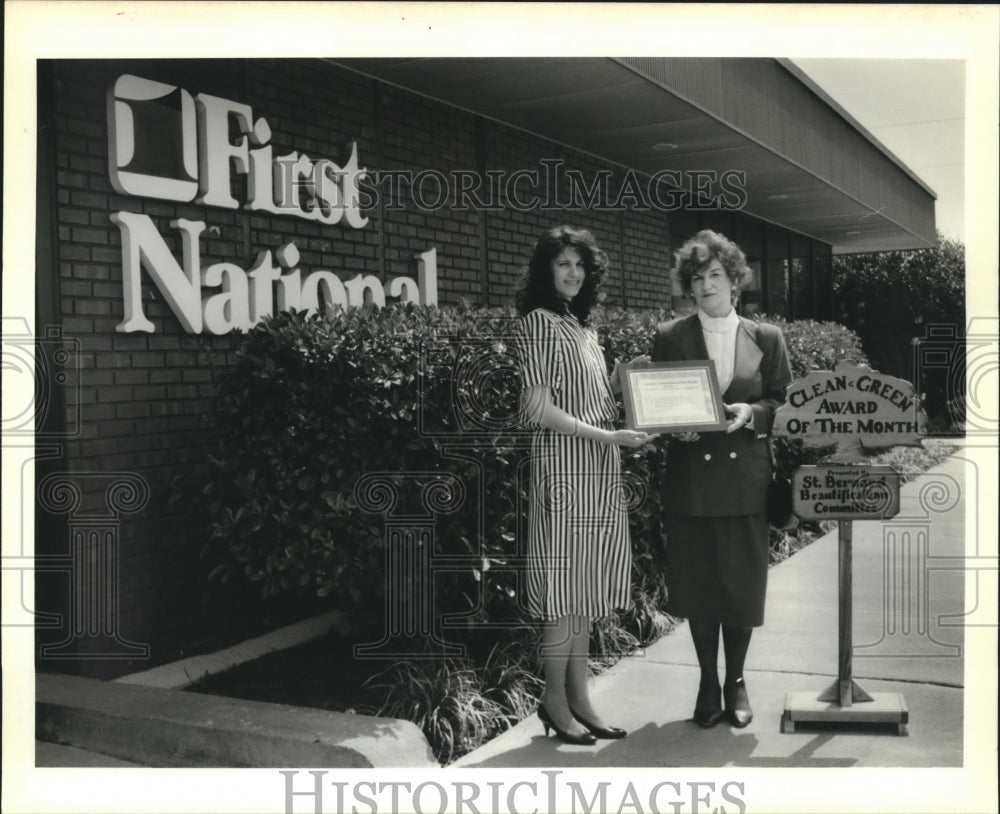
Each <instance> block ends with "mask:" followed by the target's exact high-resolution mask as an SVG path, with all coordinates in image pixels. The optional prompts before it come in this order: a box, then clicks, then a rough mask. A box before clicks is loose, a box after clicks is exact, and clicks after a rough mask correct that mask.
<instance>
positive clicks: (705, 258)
mask: <svg viewBox="0 0 1000 814" xmlns="http://www.w3.org/2000/svg"><path fill="white" fill-rule="evenodd" d="M675 261H676V262H675V267H674V274H675V275H676V276H677V278H678V280H679V282H680V285H681V288H682V290H683V291H684V293H685V294H686V295H688V296H690V297H692V298H693V299H694V301H695V303H696V305H697V306H698V311H697V312H696V313H695V314H693V315H691V316H688V317H683V318H681V319H676V320H673V321H671V322H667V323H663V324H661V325H659V326H657V330H656V337H655V341H654V345H653V361H654V362H671V361H681V360H696V359H697V360H703V359H711V360H712V361H713V362H714V363H715V367H716V372H717V373H718V377H719V385H720V388H721V390H722V393H723V402H724V405H725V410H726V415H727V416H728V418H729V423H728V427H727V428H726V430H725V432H703V433H690V432H689V433H679V434H675V435H674V436H673V437H672V438H671V439H670V447H669V450H668V457H667V473H666V482H665V490H666V501H665V504H666V505H667V506H668V507H669V508H668V510H667V511H668V513H669V516H668V518H667V522H666V531H667V558H666V563H667V569H668V571H667V589H668V609H669V611H670V612H671V613H672V614H673V615H675V616H680V617H682V618H686V619H687V620H688V624H689V626H690V628H691V637H692V639H693V640H694V647H695V652H696V653H697V656H698V664H699V666H700V668H701V682H700V685H699V688H698V697H697V700H696V702H695V709H694V719H695V721H697V722H698V723H699V724H701V725H702V726H706V727H708V726H715V724H717V723H718V722H719V721H720V720H722V718H723V715H725V716H726V717H727V719H728V720H729V721H730V723H731V724H732V725H733V726H736V727H744V726H746V725H747V724H749V723H750V721H751V720H752V718H753V712H752V711H751V708H750V700H749V697H748V694H747V688H746V683H745V681H744V677H743V665H744V661H745V660H746V655H747V649H748V648H749V645H750V636H751V633H752V632H753V628H754V627H758V626H760V625H762V624H763V623H764V596H765V592H766V588H767V568H768V523H767V519H766V517H765V510H766V502H767V485H768V482H769V481H770V479H771V466H772V464H771V454H770V450H769V448H768V444H769V443H770V442H769V438H768V436H769V433H770V431H771V424H772V422H773V420H774V412H775V410H776V409H777V408H778V406H779V405H780V404H781V403H782V402H783V401H784V399H785V389H786V388H787V386H788V384H789V382H790V381H791V377H792V374H791V369H790V367H789V364H788V352H787V350H786V348H785V341H784V338H783V337H782V334H781V331H780V330H779V329H778V328H776V327H775V326H773V325H768V324H764V323H757V322H754V321H752V320H749V319H745V318H741V317H739V316H737V314H736V309H735V303H736V299H737V297H738V294H739V289H740V286H741V285H742V284H743V283H744V282H745V281H746V280H747V279H748V278H749V276H750V269H749V268H747V265H746V258H745V257H744V255H743V252H742V251H740V249H739V247H737V246H736V244H734V243H732V242H731V241H729V240H727V239H726V238H725V237H724V236H723V235H720V234H717V233H716V232H712V231H709V230H704V231H701V232H699V233H698V234H697V235H695V236H694V237H693V238H692V239H691V240H689V241H687V242H686V243H685V244H684V245H683V247H681V249H680V251H679V252H677V253H676V255H675ZM720 629H721V632H722V642H723V649H724V652H725V658H726V675H725V684H724V685H723V686H721V687H720V685H719V677H718V653H719V632H720ZM723 699H724V701H725V710H723V706H722V703H723Z"/></svg>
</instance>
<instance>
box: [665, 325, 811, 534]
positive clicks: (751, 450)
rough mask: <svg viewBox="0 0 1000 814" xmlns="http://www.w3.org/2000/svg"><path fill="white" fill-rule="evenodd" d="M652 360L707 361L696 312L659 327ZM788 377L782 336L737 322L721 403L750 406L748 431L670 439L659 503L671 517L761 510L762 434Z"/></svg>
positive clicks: (766, 460) (765, 463) (767, 461)
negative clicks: (730, 368)
mask: <svg viewBox="0 0 1000 814" xmlns="http://www.w3.org/2000/svg"><path fill="white" fill-rule="evenodd" d="M652 357H653V361H654V362H676V361H683V360H696V359H708V350H707V348H706V347H705V338H704V335H703V334H702V329H701V322H700V321H699V319H698V315H697V314H696V313H695V314H692V315H691V316H689V317H682V318H681V319H675V320H673V321H671V322H664V323H661V324H660V325H658V326H657V328H656V337H655V340H654V343H653V354H652ZM791 380H792V371H791V367H790V366H789V364H788V351H787V349H786V348H785V340H784V338H783V337H782V334H781V331H780V330H779V329H778V328H777V327H775V326H774V325H769V324H767V323H762V322H754V321H753V320H749V319H745V318H743V317H740V326H739V328H737V334H736V361H735V365H734V370H733V381H732V383H731V384H730V385H729V387H728V388H727V389H726V392H725V393H723V395H722V400H723V401H724V402H725V403H726V404H733V403H734V402H744V403H745V404H749V405H750V407H751V408H752V409H753V430H748V429H746V428H741V429H738V430H736V431H735V432H731V433H725V432H703V433H701V434H700V435H701V437H700V438H699V440H697V441H693V442H684V441H678V440H677V439H675V438H671V439H670V441H669V443H670V447H669V450H668V455H667V472H666V479H665V485H664V490H665V501H664V503H665V505H666V506H667V507H668V508H667V511H668V512H669V513H670V514H672V515H677V516H684V517H712V516H721V515H727V516H729V515H744V514H763V513H764V510H765V508H766V505H767V484H768V482H769V481H770V479H771V458H770V453H769V451H768V443H769V441H768V435H769V434H770V432H771V425H772V424H773V423H774V412H775V410H777V409H778V407H779V406H780V405H781V403H782V402H784V400H785V390H786V389H787V387H788V385H789V383H790V382H791Z"/></svg>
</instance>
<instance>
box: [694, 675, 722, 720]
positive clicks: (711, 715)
mask: <svg viewBox="0 0 1000 814" xmlns="http://www.w3.org/2000/svg"><path fill="white" fill-rule="evenodd" d="M694 720H695V723H698V724H700V725H701V726H703V727H705V728H706V729H708V728H710V727H713V726H715V725H716V724H717V723H719V721H721V720H722V688H721V687H720V686H719V685H718V684H716V685H715V686H714V687H705V686H700V687H699V688H698V699H697V700H696V701H695V702H694Z"/></svg>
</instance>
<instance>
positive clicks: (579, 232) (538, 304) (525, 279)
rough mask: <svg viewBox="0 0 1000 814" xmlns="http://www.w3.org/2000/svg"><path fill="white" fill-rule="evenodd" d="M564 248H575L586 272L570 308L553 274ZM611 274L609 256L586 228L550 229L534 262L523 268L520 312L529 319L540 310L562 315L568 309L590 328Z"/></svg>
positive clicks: (533, 254) (533, 255) (519, 292)
mask: <svg viewBox="0 0 1000 814" xmlns="http://www.w3.org/2000/svg"><path fill="white" fill-rule="evenodd" d="M563 249H575V250H576V251H577V252H578V253H579V255H580V258H581V259H582V260H583V266H584V271H585V277H584V281H583V285H582V286H581V287H580V293H579V294H577V295H576V296H575V297H574V298H573V300H572V302H570V303H569V305H568V308H567V304H566V301H565V300H562V299H560V298H559V296H558V295H557V294H556V286H555V279H554V277H553V275H552V261H553V260H555V259H556V258H557V257H558V256H559V255H560V254H561V253H562V251H563ZM607 271H608V256H607V255H606V254H605V253H604V252H603V251H602V250H601V249H600V248H598V246H597V241H596V240H594V236H593V235H592V234H591V233H590V232H588V231H587V230H586V229H575V228H573V227H572V226H556V227H554V228H552V229H549V230H548V231H547V232H546V233H545V234H543V235H542V236H541V237H540V238H539V239H538V242H537V243H536V244H535V250H534V251H533V252H532V254H531V259H530V260H528V264H527V265H526V266H525V267H524V269H523V274H522V276H521V282H520V284H519V285H518V289H517V300H516V302H517V311H518V313H519V314H521V316H525V315H526V314H529V313H531V312H532V311H534V310H535V309H536V308H548V309H549V310H550V311H555V312H556V313H560V314H564V313H566V312H567V310H568V311H569V313H571V314H573V315H574V316H575V317H576V318H577V319H578V320H579V321H580V324H581V325H586V324H587V320H588V319H589V318H590V312H591V310H592V309H593V307H594V305H596V304H597V292H598V289H599V288H600V285H601V280H602V279H603V278H604V275H605V274H606V273H607Z"/></svg>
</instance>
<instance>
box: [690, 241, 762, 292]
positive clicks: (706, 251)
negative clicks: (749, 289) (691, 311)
mask: <svg viewBox="0 0 1000 814" xmlns="http://www.w3.org/2000/svg"><path fill="white" fill-rule="evenodd" d="M713 259H718V261H719V262H720V263H722V267H723V268H724V269H725V270H726V276H727V277H728V278H729V280H730V282H731V283H733V285H735V286H736V291H735V292H733V296H734V297H737V296H739V291H740V289H741V288H742V287H743V286H744V285H746V284H747V282H749V280H750V278H751V277H752V276H753V272H752V271H751V270H750V267H749V266H747V258H746V255H745V254H743V252H742V251H741V250H740V247H739V246H737V245H736V244H735V243H733V241H731V240H729V239H728V238H727V237H726V236H725V235H722V234H719V233H718V232H713V231H712V230H711V229H702V230H701V231H700V232H698V234H696V235H695V236H694V237H692V238H691V239H690V240H688V241H686V242H685V243H684V245H683V246H681V247H680V249H678V250H677V251H676V252H674V268H673V274H674V278H675V279H676V280H677V282H678V284H679V285H680V287H681V291H683V292H684V294H685V295H686V296H691V278H692V277H694V275H695V274H697V273H698V272H699V271H701V270H702V269H703V268H705V266H707V265H708V264H709V263H711V262H712V260H713Z"/></svg>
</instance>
